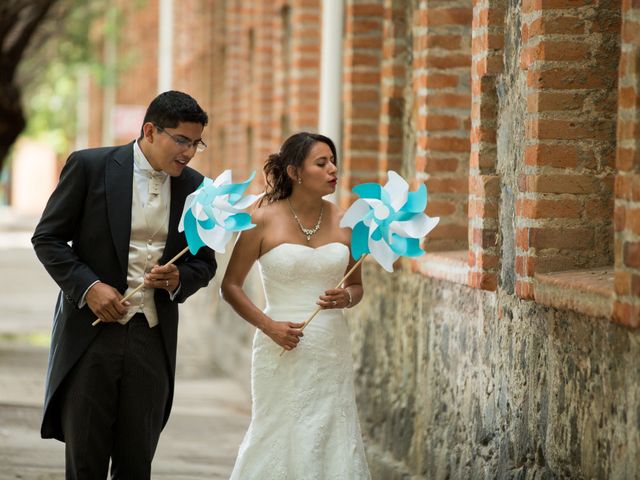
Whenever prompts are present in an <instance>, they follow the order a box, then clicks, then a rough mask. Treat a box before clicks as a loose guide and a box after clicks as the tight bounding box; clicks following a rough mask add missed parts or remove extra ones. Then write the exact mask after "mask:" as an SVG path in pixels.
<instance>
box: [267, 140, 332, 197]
mask: <svg viewBox="0 0 640 480" xmlns="http://www.w3.org/2000/svg"><path fill="white" fill-rule="evenodd" d="M317 142H322V143H326V144H327V145H328V146H329V148H330V149H331V153H333V158H334V161H335V164H336V165H337V164H338V155H337V153H336V146H335V145H334V143H333V141H332V140H331V139H330V138H329V137H325V136H324V135H320V134H318V133H309V132H299V133H296V134H294V135H291V136H290V137H289V138H287V139H286V140H285V142H284V143H283V144H282V147H281V148H280V151H279V152H278V153H272V154H271V155H269V158H268V159H267V161H266V162H265V164H264V168H263V170H264V178H265V183H266V189H265V190H266V191H265V195H264V197H263V199H262V200H263V201H262V202H260V203H266V204H269V203H273V202H275V201H276V200H282V199H283V198H287V197H288V196H290V195H291V191H292V190H293V181H292V180H291V178H290V177H289V174H288V173H287V167H288V166H289V165H293V166H294V167H295V168H296V169H298V168H301V167H302V164H303V163H304V159H305V158H307V155H309V151H310V150H311V148H312V147H313V146H314V145H315V144H316V143H317Z"/></svg>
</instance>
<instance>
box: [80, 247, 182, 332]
mask: <svg viewBox="0 0 640 480" xmlns="http://www.w3.org/2000/svg"><path fill="white" fill-rule="evenodd" d="M188 250H189V247H185V248H184V249H183V250H182V251H181V252H180V253H178V254H177V255H176V256H175V257H173V258H172V259H171V260H169V261H168V262H167V263H165V265H171V264H172V263H173V262H175V261H176V260H178V259H179V258H180V257H181V256H182V255H184V254H185V253H187V251H188ZM142 287H144V281H143V282H142V283H141V284H140V285H138V286H137V287H136V288H135V289H133V290H132V291H131V292H129V293H128V294H127V295H126V296H125V297H123V298H122V300H120V303H124V302H126V301H127V300H129V299H130V298H131V297H132V296H133V295H135V294H136V293H138V292H139V291H140V290H141V289H142ZM101 321H102V320H100V319H99V318H96V320H95V322H93V323H92V324H91V325H93V326H94V327H95V326H96V325H98V324H99V323H100V322H101Z"/></svg>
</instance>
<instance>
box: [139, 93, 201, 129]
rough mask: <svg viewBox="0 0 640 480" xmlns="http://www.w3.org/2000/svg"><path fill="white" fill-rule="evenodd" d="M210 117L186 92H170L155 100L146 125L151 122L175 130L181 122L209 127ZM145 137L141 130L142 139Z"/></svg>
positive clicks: (146, 114)
mask: <svg viewBox="0 0 640 480" xmlns="http://www.w3.org/2000/svg"><path fill="white" fill-rule="evenodd" d="M208 121H209V117H208V116H207V112H205V111H204V110H203V109H202V108H201V107H200V105H198V102H196V100H195V99H194V98H193V97H192V96H190V95H187V94H186V93H184V92H178V91H176V90H169V91H168V92H164V93H161V94H160V95H158V96H157V97H156V98H154V99H153V100H152V101H151V103H150V104H149V107H147V113H145V115H144V121H143V122H142V124H143V125H144V124H145V123H147V122H151V123H153V124H154V125H157V126H158V127H160V128H175V127H177V126H178V124H179V123H181V122H189V123H199V124H200V125H202V126H203V127H204V126H206V125H207V123H208ZM143 136H144V133H143V131H142V128H141V129H140V138H142V137H143Z"/></svg>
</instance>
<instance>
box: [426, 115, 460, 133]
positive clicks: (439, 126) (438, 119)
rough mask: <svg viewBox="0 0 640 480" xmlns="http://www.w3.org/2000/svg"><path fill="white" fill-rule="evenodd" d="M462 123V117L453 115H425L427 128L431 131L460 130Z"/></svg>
mask: <svg viewBox="0 0 640 480" xmlns="http://www.w3.org/2000/svg"><path fill="white" fill-rule="evenodd" d="M460 124H461V121H460V118H459V117H455V116H453V115H436V114H431V115H427V116H426V117H425V128H426V130H429V131H435V130H458V129H459V128H460V126H461V125H460Z"/></svg>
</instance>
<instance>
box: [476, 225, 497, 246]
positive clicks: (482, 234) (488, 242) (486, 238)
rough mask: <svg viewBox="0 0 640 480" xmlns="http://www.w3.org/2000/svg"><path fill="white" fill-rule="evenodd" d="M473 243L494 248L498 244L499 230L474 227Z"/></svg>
mask: <svg viewBox="0 0 640 480" xmlns="http://www.w3.org/2000/svg"><path fill="white" fill-rule="evenodd" d="M470 238H471V243H472V245H476V246H478V247H481V248H493V247H495V246H497V245H498V232H497V231H496V230H490V229H486V228H473V229H472V230H471V232H470Z"/></svg>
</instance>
